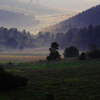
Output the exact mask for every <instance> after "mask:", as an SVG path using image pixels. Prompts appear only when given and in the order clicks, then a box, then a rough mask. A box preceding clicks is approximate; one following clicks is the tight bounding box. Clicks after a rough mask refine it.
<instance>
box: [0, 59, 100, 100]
mask: <svg viewBox="0 0 100 100" xmlns="http://www.w3.org/2000/svg"><path fill="white" fill-rule="evenodd" d="M99 60H100V59H98V60H87V61H79V60H78V59H65V60H60V61H56V62H47V61H43V62H32V63H18V64H13V65H10V66H7V64H3V67H4V68H5V69H6V71H13V73H14V74H18V75H23V76H26V77H27V78H28V79H29V81H28V85H27V86H26V87H23V88H19V89H16V90H10V91H8V92H2V91H0V92H1V93H0V100H50V97H53V98H54V100H100V62H99Z"/></svg>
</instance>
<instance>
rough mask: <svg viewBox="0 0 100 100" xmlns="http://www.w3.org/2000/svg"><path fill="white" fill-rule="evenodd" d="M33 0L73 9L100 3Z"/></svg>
mask: <svg viewBox="0 0 100 100" xmlns="http://www.w3.org/2000/svg"><path fill="white" fill-rule="evenodd" d="M22 1H30V0H22ZM33 2H35V3H39V4H42V5H47V6H54V7H60V8H66V9H72V10H86V9H88V8H90V7H92V6H95V5H99V4H100V0H33Z"/></svg>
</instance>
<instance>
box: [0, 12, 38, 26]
mask: <svg viewBox="0 0 100 100" xmlns="http://www.w3.org/2000/svg"><path fill="white" fill-rule="evenodd" d="M39 23H40V21H39V20H36V19H35V16H32V15H25V14H24V13H15V12H11V11H8V10H0V26H5V27H8V28H11V27H17V28H21V27H27V26H28V27H29V26H36V25H38V24H39Z"/></svg>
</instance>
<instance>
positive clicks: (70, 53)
mask: <svg viewBox="0 0 100 100" xmlns="http://www.w3.org/2000/svg"><path fill="white" fill-rule="evenodd" d="M63 55H64V57H65V58H71V57H78V56H79V50H78V49H77V48H76V47H75V46H70V47H68V48H66V49H65V51H64V53H63Z"/></svg>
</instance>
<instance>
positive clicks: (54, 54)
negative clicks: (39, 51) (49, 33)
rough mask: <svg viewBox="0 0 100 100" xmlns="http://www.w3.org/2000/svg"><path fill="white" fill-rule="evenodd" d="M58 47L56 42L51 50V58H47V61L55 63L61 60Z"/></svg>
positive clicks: (52, 44)
mask: <svg viewBox="0 0 100 100" xmlns="http://www.w3.org/2000/svg"><path fill="white" fill-rule="evenodd" d="M58 47H59V44H58V43H56V42H53V43H51V48H49V50H50V54H49V56H47V58H46V59H47V60H49V61H50V60H51V61H54V60H57V59H61V58H60V54H59V52H58V51H57V50H58V49H59V48H58Z"/></svg>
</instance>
